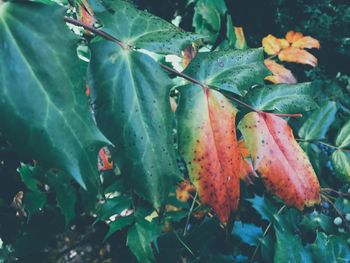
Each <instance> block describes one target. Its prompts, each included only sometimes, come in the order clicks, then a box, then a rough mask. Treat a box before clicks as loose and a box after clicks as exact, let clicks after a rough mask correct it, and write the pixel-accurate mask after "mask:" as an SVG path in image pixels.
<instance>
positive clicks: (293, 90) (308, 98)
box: [246, 83, 318, 113]
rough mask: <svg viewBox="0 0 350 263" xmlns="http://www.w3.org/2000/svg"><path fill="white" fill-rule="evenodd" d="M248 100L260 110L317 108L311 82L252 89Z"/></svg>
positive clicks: (286, 110) (280, 110)
mask: <svg viewBox="0 0 350 263" xmlns="http://www.w3.org/2000/svg"><path fill="white" fill-rule="evenodd" d="M246 100H247V102H248V103H249V104H250V105H251V106H253V107H254V108H256V109H258V110H265V111H266V110H274V111H278V112H281V113H299V112H302V111H309V110H311V109H314V108H317V107H318V106H317V104H316V102H315V101H314V100H313V89H312V85H311V83H300V84H278V85H268V86H262V87H257V88H254V89H251V90H250V91H249V92H248V94H247V95H246Z"/></svg>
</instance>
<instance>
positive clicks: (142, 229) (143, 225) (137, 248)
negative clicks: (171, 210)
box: [127, 220, 160, 263]
mask: <svg viewBox="0 0 350 263" xmlns="http://www.w3.org/2000/svg"><path fill="white" fill-rule="evenodd" d="M159 231H160V229H159V227H158V226H157V225H155V224H154V223H150V222H148V221H146V220H143V221H140V222H137V223H135V224H134V225H133V226H132V227H131V228H130V229H129V231H128V238H127V246H128V247H129V248H130V250H131V251H132V253H133V254H134V255H135V256H136V258H137V260H138V261H139V262H144V263H151V262H155V259H154V255H153V251H152V246H151V242H153V241H154V240H155V239H156V237H157V236H158V233H159Z"/></svg>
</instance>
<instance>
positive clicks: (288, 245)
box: [274, 227, 331, 263]
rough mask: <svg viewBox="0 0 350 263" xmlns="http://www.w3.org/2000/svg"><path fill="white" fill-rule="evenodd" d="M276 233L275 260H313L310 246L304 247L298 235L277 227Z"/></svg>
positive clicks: (293, 262)
mask: <svg viewBox="0 0 350 263" xmlns="http://www.w3.org/2000/svg"><path fill="white" fill-rule="evenodd" d="M275 233H276V244H275V257H274V262H290V263H308V262H310V263H312V262H313V260H312V256H311V252H310V249H309V248H308V247H303V244H302V243H301V240H300V238H299V236H298V235H295V234H291V233H288V232H286V231H281V230H279V229H278V228H276V227H275ZM330 262H331V261H330Z"/></svg>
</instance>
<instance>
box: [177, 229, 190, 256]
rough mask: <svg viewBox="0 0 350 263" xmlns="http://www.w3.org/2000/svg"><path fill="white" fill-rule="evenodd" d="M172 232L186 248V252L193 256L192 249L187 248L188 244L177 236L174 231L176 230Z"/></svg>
mask: <svg viewBox="0 0 350 263" xmlns="http://www.w3.org/2000/svg"><path fill="white" fill-rule="evenodd" d="M174 234H175V236H176V238H177V239H178V240H179V242H180V243H181V244H182V245H183V246H184V247H185V248H186V249H187V250H188V252H190V253H191V255H192V256H194V253H193V252H192V250H191V249H190V248H189V246H187V245H186V243H185V242H184V241H183V240H182V239H181V238H180V237H179V235H178V234H177V233H176V231H174Z"/></svg>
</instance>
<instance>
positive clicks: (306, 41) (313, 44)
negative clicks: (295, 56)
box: [292, 37, 320, 49]
mask: <svg viewBox="0 0 350 263" xmlns="http://www.w3.org/2000/svg"><path fill="white" fill-rule="evenodd" d="M292 47H297V48H317V49H319V48H320V42H319V41H318V40H317V39H315V38H313V37H302V38H300V39H299V40H297V41H295V42H293V43H292Z"/></svg>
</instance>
